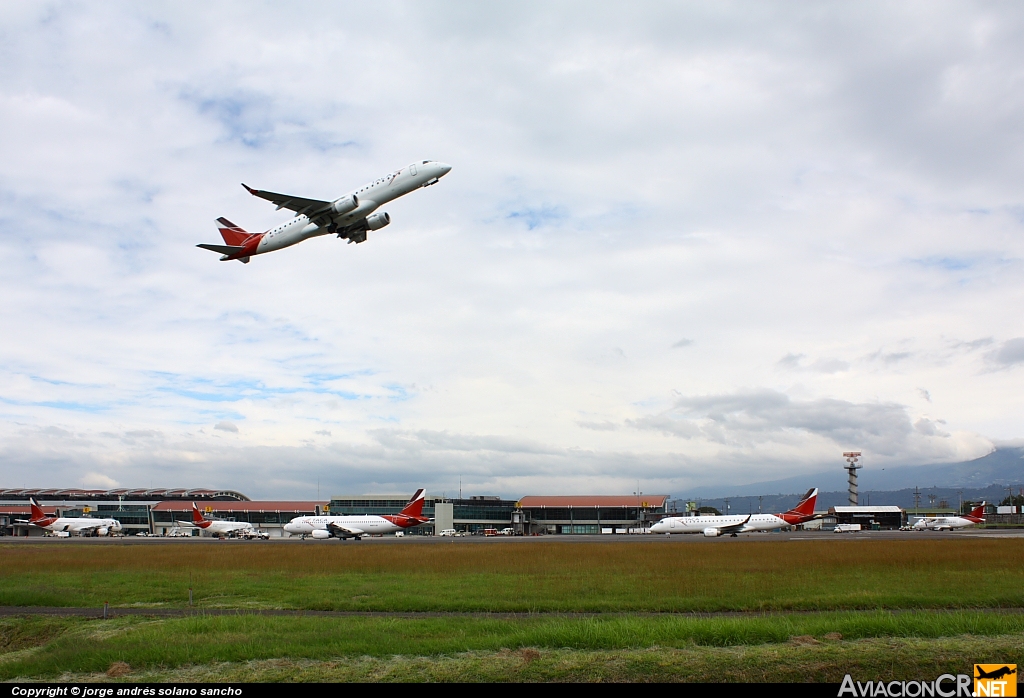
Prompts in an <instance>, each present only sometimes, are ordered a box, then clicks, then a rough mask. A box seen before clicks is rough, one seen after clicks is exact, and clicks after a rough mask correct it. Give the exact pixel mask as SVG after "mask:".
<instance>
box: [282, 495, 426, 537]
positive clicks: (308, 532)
mask: <svg viewBox="0 0 1024 698" xmlns="http://www.w3.org/2000/svg"><path fill="white" fill-rule="evenodd" d="M425 494H426V491H425V490H422V489H420V490H416V494H414V495H413V496H412V498H411V499H410V500H409V503H408V504H406V505H405V508H404V509H402V511H401V512H399V513H397V514H382V515H380V516H370V515H367V516H296V517H295V518H294V519H292V520H291V521H289V522H288V523H286V524H285V525H284V530H285V533H287V534H289V535H292V536H302V537H303V538H305V537H306V536H312V537H313V538H315V539H317V540H326V539H327V538H340V539H342V540H345V539H347V538H354V539H356V540H362V538H363V536H367V535H371V534H378V533H379V534H383V533H392V532H394V531H403V530H405V529H407V528H412V527H413V526H419V525H420V524H424V523H428V522H429V521H430V519H429V518H426V517H425V516H423V498H424V495H425Z"/></svg>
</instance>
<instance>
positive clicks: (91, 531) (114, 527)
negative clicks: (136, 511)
mask: <svg viewBox="0 0 1024 698" xmlns="http://www.w3.org/2000/svg"><path fill="white" fill-rule="evenodd" d="M28 502H29V505H31V507H32V518H30V519H29V520H28V521H25V520H24V519H19V520H18V521H19V523H27V524H31V525H33V526H38V527H39V528H45V529H46V530H47V531H53V532H54V533H66V534H68V535H72V534H75V535H79V536H106V535H110V534H111V533H113V532H117V531H120V530H121V522H120V521H118V520H117V519H90V518H86V517H77V518H64V517H60V518H58V517H56V516H47V515H46V512H44V511H43V509H42V507H40V506H39V504H37V503H36V500H35V499H32V498H31V497H30V498H29V500H28Z"/></svg>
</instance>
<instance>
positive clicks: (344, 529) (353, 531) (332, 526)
mask: <svg viewBox="0 0 1024 698" xmlns="http://www.w3.org/2000/svg"><path fill="white" fill-rule="evenodd" d="M327 530H328V531H330V532H331V533H333V534H334V535H335V536H337V537H339V538H345V537H347V536H363V535H366V532H365V531H363V530H362V529H360V528H355V527H353V526H342V525H340V524H336V523H333V522H331V523H329V524H327Z"/></svg>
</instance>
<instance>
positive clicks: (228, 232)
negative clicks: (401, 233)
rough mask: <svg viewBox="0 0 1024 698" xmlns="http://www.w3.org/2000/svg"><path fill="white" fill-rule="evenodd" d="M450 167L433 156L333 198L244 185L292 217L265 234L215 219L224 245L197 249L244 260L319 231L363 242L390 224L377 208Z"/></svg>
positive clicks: (430, 181)
mask: <svg viewBox="0 0 1024 698" xmlns="http://www.w3.org/2000/svg"><path fill="white" fill-rule="evenodd" d="M451 169H452V166H451V165H447V164H445V163H443V162H435V161H433V160H423V161H422V162H414V163H412V164H411V165H407V166H406V167H402V168H400V169H398V170H396V171H394V172H391V173H389V174H387V175H385V176H384V177H381V178H379V179H375V180H374V181H372V182H370V183H369V184H366V185H365V186H363V187H360V188H359V189H355V190H353V191H350V192H349V193H347V194H345V195H344V196H342V197H341V198H340V199H335V200H334V201H321V200H319V199H305V198H302V197H300V196H290V195H288V194H275V193H274V192H271V191H262V190H260V189H253V188H251V187H249V186H246V185H245V184H243V185H242V186H243V187H245V190H246V191H248V192H249V193H250V194H252V195H253V196H257V197H259V198H261V199H266V200H267V201H269V202H271V203H273V204H276V205H277V210H278V211H280V210H281V209H282V208H286V209H288V210H289V211H294V212H295V217H294V218H292V219H291V220H290V221H288V222H287V223H283V224H281V225H279V226H277V227H276V228H274V229H272V230H268V231H266V232H263V233H250V232H248V231H245V230H242V229H241V228H239V227H238V226H237V225H235V224H234V223H232V222H231V221H229V220H228V219H227V218H218V219H217V227H218V229H219V230H220V236H221V237H222V238H224V244H223V245H213V244H207V243H203V244H200V245H196V247H202V248H203V249H204V250H211V251H213V252H218V253H220V255H221V258H220V260H221V261H222V262H227V261H231V260H238V261H239V262H242V263H244V264H248V263H249V258H250V257H253V256H255V255H258V254H266V253H267V252H274V251H276V250H280V249H283V248H285V247H291V246H292V245H296V244H298V243H300V242H302V241H303V240H308V239H309V238H313V237H318V236H320V235H337V236H338V237H339V238H346V239H348V241H349V242H350V243H351V242H356V243H359V242H366V234H367V233H368V232H369V231H371V230H380V229H381V228H383V227H384V226H386V225H388V224H389V223H390V222H391V216H389V215H388V214H387V213H386V212H383V211H377V209H378V208H380V207H381V206H383V205H384V204H386V203H388V202H389V201H394V200H395V199H397V198H398V197H400V196H404V195H405V194H408V193H409V192H411V191H415V190H416V189H420V188H422V187H429V186H430V185H432V184H437V182H438V180H440V179H441V177H444V176H445V175H446V174H448V172H450V171H451Z"/></svg>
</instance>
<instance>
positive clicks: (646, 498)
mask: <svg viewBox="0 0 1024 698" xmlns="http://www.w3.org/2000/svg"><path fill="white" fill-rule="evenodd" d="M666 499H668V495H667V494H642V495H640V496H639V497H637V496H636V495H635V494H625V495H618V494H611V495H592V496H572V495H570V496H566V497H546V496H535V495H531V496H528V497H523V498H522V499H520V500H519V506H521V507H523V508H524V509H525V508H527V507H635V506H636V505H637V502H639V503H640V505H641V506H643V505H644V503H645V502H646V503H647V504H646V506H647V507H663V506H665V500H666Z"/></svg>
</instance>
